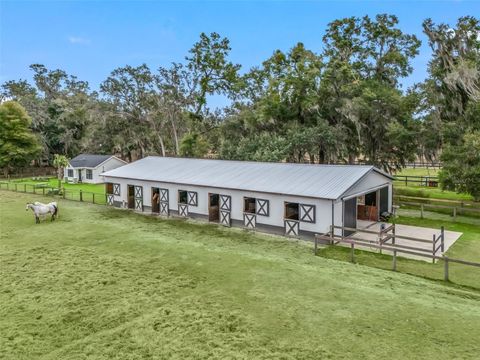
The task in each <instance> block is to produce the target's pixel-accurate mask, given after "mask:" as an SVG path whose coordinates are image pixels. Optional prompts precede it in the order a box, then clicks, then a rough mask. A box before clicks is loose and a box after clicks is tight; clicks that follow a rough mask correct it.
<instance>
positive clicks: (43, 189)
mask: <svg viewBox="0 0 480 360" xmlns="http://www.w3.org/2000/svg"><path fill="white" fill-rule="evenodd" d="M42 192H43V196H45V188H42Z"/></svg>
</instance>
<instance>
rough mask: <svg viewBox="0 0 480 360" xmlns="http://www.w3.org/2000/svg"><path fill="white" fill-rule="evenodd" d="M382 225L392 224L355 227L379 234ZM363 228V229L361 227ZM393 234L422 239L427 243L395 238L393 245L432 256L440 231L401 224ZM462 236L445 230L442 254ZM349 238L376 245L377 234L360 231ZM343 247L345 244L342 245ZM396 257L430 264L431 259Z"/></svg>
mask: <svg viewBox="0 0 480 360" xmlns="http://www.w3.org/2000/svg"><path fill="white" fill-rule="evenodd" d="M382 224H384V225H385V227H389V226H390V225H392V224H389V223H382V222H375V223H372V222H366V221H358V223H357V225H359V226H358V228H359V229H362V228H363V229H366V230H368V231H375V232H378V233H379V232H380V228H381V226H382ZM361 226H363V227H361ZM395 234H396V235H397V236H407V237H414V238H417V239H423V240H427V241H429V242H428V243H427V242H419V241H415V240H409V239H401V238H398V237H397V238H396V239H395V243H396V244H398V245H403V246H411V247H416V248H418V249H421V250H412V251H418V252H424V253H425V254H428V255H432V254H433V244H432V239H433V236H434V235H435V236H438V235H440V229H433V228H425V227H420V226H410V225H402V224H396V225H395ZM460 236H462V233H461V232H456V231H447V230H445V241H444V248H445V250H444V252H447V250H448V249H449V248H450V246H452V245H453V244H454V243H455V241H457V240H458V238H459V237H460ZM351 237H353V238H356V239H362V240H368V241H373V242H377V243H378V234H371V233H364V232H362V231H359V232H356V233H355V234H352V235H351ZM386 244H391V240H390V241H388V242H387V243H386ZM439 244H440V243H437V245H436V246H437V247H438V246H439ZM344 245H345V244H344ZM358 248H359V249H361V250H366V251H372V252H379V250H378V249H375V248H372V247H369V246H358ZM382 253H383V254H388V255H393V252H392V251H386V250H383V251H382ZM435 255H436V256H441V255H442V253H441V250H440V249H438V251H437V252H436V253H435ZM397 256H399V257H404V258H409V259H415V260H423V261H427V262H432V260H431V259H429V258H427V257H423V256H418V255H413V254H406V253H401V252H397Z"/></svg>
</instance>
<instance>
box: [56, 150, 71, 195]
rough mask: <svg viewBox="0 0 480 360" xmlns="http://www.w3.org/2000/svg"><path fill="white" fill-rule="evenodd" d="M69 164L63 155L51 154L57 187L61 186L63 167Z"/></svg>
mask: <svg viewBox="0 0 480 360" xmlns="http://www.w3.org/2000/svg"><path fill="white" fill-rule="evenodd" d="M69 164H70V162H69V161H68V158H67V157H66V156H65V155H60V154H55V155H54V156H53V166H54V167H55V168H56V169H57V178H58V188H60V187H61V184H62V179H63V178H64V172H65V170H64V169H65V168H66V167H67V166H68V165H69Z"/></svg>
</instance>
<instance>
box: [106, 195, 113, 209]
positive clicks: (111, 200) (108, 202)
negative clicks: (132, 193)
mask: <svg viewBox="0 0 480 360" xmlns="http://www.w3.org/2000/svg"><path fill="white" fill-rule="evenodd" d="M107 205H110V206H113V194H107Z"/></svg>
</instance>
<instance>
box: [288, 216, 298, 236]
mask: <svg viewBox="0 0 480 360" xmlns="http://www.w3.org/2000/svg"><path fill="white" fill-rule="evenodd" d="M284 221H285V235H288V236H298V234H299V233H300V221H298V220H287V219H285V220H284Z"/></svg>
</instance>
